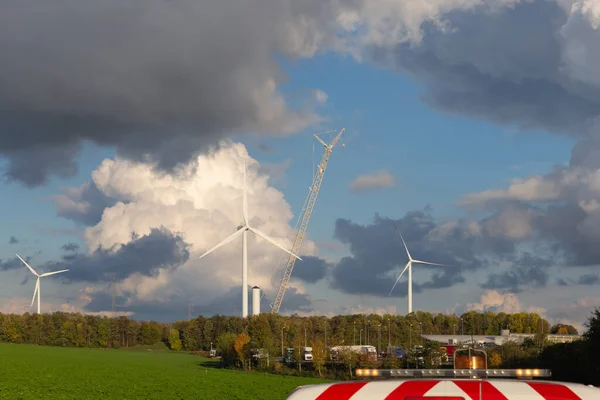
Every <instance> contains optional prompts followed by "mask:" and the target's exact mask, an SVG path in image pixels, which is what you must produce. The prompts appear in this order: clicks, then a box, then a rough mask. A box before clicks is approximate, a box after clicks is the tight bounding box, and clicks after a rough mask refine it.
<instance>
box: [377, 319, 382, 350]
mask: <svg viewBox="0 0 600 400" xmlns="http://www.w3.org/2000/svg"><path fill="white" fill-rule="evenodd" d="M377 326H378V327H379V343H378V346H377V351H378V352H379V353H381V324H379V325H377Z"/></svg>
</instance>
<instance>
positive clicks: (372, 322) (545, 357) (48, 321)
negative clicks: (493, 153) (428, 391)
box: [0, 309, 600, 385]
mask: <svg viewBox="0 0 600 400" xmlns="http://www.w3.org/2000/svg"><path fill="white" fill-rule="evenodd" d="M586 328H587V330H586V332H584V333H583V337H582V340H579V341H576V342H573V343H567V344H550V343H549V342H548V341H547V340H546V338H547V336H546V335H547V334H549V333H552V334H556V333H558V334H578V332H577V330H576V329H575V328H574V327H572V326H570V325H554V326H551V325H550V324H549V323H548V321H546V320H545V319H544V318H542V317H541V316H540V315H539V314H536V313H526V312H521V313H515V314H507V313H502V312H501V313H494V312H484V313H479V312H475V311H470V312H467V313H464V314H462V315H444V314H431V313H427V312H416V313H412V314H410V315H408V316H396V315H377V314H372V315H341V316H335V317H333V318H327V317H323V316H311V317H300V316H297V315H292V316H281V315H278V314H270V313H265V314H261V315H259V316H256V317H250V318H247V319H242V318H240V317H232V316H222V315H215V316H212V317H210V318H207V317H203V316H199V317H197V318H195V319H192V320H188V321H176V322H174V323H160V322H155V321H137V320H134V319H129V318H127V317H118V318H109V317H106V316H93V315H82V314H77V313H64V312H55V313H52V314H42V315H39V314H29V313H26V314H23V315H16V314H0V341H1V342H8V343H27V344H36V345H47V346H67V347H96V348H114V349H119V348H128V347H134V346H141V345H143V346H150V345H154V344H156V343H159V342H164V343H165V344H167V345H168V346H169V348H170V349H171V350H173V351H188V352H206V351H208V350H210V349H219V351H220V353H221V354H222V359H221V362H222V365H223V366H224V367H230V368H250V367H251V365H250V363H248V362H247V361H248V360H249V359H250V357H251V349H256V348H262V349H266V351H267V352H268V354H270V355H271V357H279V356H281V355H282V349H283V348H285V347H294V348H300V347H302V346H312V347H313V353H314V358H315V359H314V362H313V363H312V365H311V366H310V367H309V368H304V369H302V368H298V369H296V368H290V367H286V366H284V365H282V364H281V363H280V362H270V363H267V364H266V365H263V364H261V365H259V366H253V368H261V369H265V370H268V371H270V372H274V373H285V374H294V375H298V374H302V375H311V374H312V375H316V374H318V375H320V376H328V377H335V378H347V377H348V376H347V374H348V373H350V374H351V370H352V368H354V367H360V366H361V363H362V361H361V360H360V359H352V360H351V359H348V360H347V364H348V365H346V367H349V368H342V369H339V368H336V367H335V366H328V365H327V360H326V357H325V356H324V349H325V348H326V347H328V346H336V345H352V344H370V345H373V346H376V347H377V348H378V349H379V350H381V349H385V348H386V347H387V345H388V344H391V345H392V346H400V347H402V348H405V349H409V348H412V347H413V346H415V345H423V346H424V348H425V349H426V351H427V350H429V351H433V350H434V349H435V348H436V346H437V347H439V346H438V345H437V344H435V343H430V342H426V341H424V340H423V339H422V338H421V334H464V335H498V334H500V330H501V329H510V331H511V332H512V333H533V334H535V336H534V338H533V339H528V340H526V341H525V343H523V345H521V346H519V345H513V344H510V343H509V344H505V345H503V346H496V347H495V348H492V349H490V350H487V351H488V357H489V365H490V367H494V368H497V367H504V368H517V367H540V368H548V369H551V370H552V372H553V377H554V379H557V380H566V381H573V382H581V383H586V384H594V385H600V363H599V362H598V360H600V309H596V310H595V311H593V312H592V313H591V315H590V317H589V319H588V321H587V324H586ZM202 354H205V353H202ZM390 362H391V361H390ZM388 366H389V367H396V366H395V365H388ZM299 367H300V366H299Z"/></svg>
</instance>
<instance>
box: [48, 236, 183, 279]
mask: <svg viewBox="0 0 600 400" xmlns="http://www.w3.org/2000/svg"><path fill="white" fill-rule="evenodd" d="M188 247H189V246H188V244H187V243H185V241H184V240H183V238H182V237H181V236H179V235H176V234H173V233H171V232H169V231H168V230H167V229H165V228H161V229H155V228H153V229H152V230H151V232H150V234H148V235H146V236H141V237H138V238H136V239H135V240H133V241H132V242H130V243H127V244H124V245H120V246H119V247H118V248H116V249H111V250H110V251H109V250H107V249H98V250H96V251H95V252H93V253H92V254H90V255H84V254H75V255H73V254H67V255H65V256H63V258H62V261H57V262H49V263H47V265H46V268H47V269H49V270H52V271H54V270H59V269H69V272H68V274H64V276H62V275H61V277H62V278H64V279H68V280H70V281H85V282H97V281H103V280H110V279H112V278H115V279H117V280H123V279H125V278H127V277H128V276H130V275H132V274H134V273H141V274H143V275H148V276H152V275H154V274H155V273H156V271H157V270H158V269H159V268H176V267H178V266H179V265H181V264H183V263H185V262H186V261H187V260H188V259H189V250H188Z"/></svg>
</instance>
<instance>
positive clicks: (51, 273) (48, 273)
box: [40, 269, 68, 278]
mask: <svg viewBox="0 0 600 400" xmlns="http://www.w3.org/2000/svg"><path fill="white" fill-rule="evenodd" d="M67 271H68V269H61V270H60V271H54V272H46V273H45V274H41V275H40V278H41V277H44V276H50V275H54V274H60V273H61V272H67Z"/></svg>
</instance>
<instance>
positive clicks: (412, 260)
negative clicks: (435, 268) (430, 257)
mask: <svg viewBox="0 0 600 400" xmlns="http://www.w3.org/2000/svg"><path fill="white" fill-rule="evenodd" d="M392 222H393V223H394V228H396V232H398V236H400V239H402V244H404V248H405V249H406V254H407V255H408V262H407V263H406V266H405V267H404V269H403V270H402V272H401V273H400V275H399V276H398V279H396V283H394V286H392V290H390V294H389V295H388V296H391V295H392V291H393V290H394V288H395V287H396V284H397V283H398V281H399V280H400V278H402V275H403V274H404V272H405V271H406V270H407V269H408V313H409V314H410V313H412V265H413V263H417V264H427V265H439V266H440V267H449V265H446V264H436V263H432V262H428V261H420V260H415V259H413V258H412V256H411V255H410V252H409V251H408V247H406V242H405V241H404V238H403V237H402V234H401V233H400V230H399V229H398V227H397V226H396V223H395V222H394V221H392Z"/></svg>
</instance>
